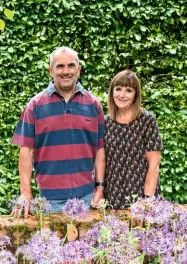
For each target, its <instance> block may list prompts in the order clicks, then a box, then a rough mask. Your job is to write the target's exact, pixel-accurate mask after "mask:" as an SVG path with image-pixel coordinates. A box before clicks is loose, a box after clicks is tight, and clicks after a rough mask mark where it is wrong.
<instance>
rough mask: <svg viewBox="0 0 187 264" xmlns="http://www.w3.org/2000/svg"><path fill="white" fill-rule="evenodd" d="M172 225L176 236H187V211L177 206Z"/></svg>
mask: <svg viewBox="0 0 187 264" xmlns="http://www.w3.org/2000/svg"><path fill="white" fill-rule="evenodd" d="M170 225H171V228H172V231H173V232H174V233H175V234H176V235H183V234H187V209H186V208H182V207H179V206H176V207H175V208H174V216H173V217H172V219H171V221H170Z"/></svg>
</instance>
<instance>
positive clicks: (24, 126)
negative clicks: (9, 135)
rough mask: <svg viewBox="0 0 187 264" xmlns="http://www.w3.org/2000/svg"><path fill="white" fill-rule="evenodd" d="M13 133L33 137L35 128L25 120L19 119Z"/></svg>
mask: <svg viewBox="0 0 187 264" xmlns="http://www.w3.org/2000/svg"><path fill="white" fill-rule="evenodd" d="M15 133H16V134H18V135H21V136H23V137H31V138H34V136H35V128H34V125H32V124H28V123H26V122H23V121H22V120H19V122H18V125H17V127H16V130H15Z"/></svg>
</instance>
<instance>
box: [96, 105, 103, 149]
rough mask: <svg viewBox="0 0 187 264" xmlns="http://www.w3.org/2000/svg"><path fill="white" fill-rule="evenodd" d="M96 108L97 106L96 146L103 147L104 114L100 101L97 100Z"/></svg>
mask: <svg viewBox="0 0 187 264" xmlns="http://www.w3.org/2000/svg"><path fill="white" fill-rule="evenodd" d="M97 108H98V148H103V147H104V114H103V108H102V106H101V104H100V102H98V104H97Z"/></svg>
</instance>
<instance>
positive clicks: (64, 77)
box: [60, 75, 72, 80]
mask: <svg viewBox="0 0 187 264" xmlns="http://www.w3.org/2000/svg"><path fill="white" fill-rule="evenodd" d="M60 78H61V79H63V80H70V79H71V78H72V76H62V75H61V76H60Z"/></svg>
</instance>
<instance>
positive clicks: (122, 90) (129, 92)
mask: <svg viewBox="0 0 187 264" xmlns="http://www.w3.org/2000/svg"><path fill="white" fill-rule="evenodd" d="M135 95H136V92H135V90H134V89H133V88H131V87H128V86H127V87H121V86H116V87H114V90H113V98H114V103H115V104H116V106H117V108H118V109H121V110H123V109H124V110H128V109H130V108H131V107H132V105H133V103H134V99H135Z"/></svg>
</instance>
